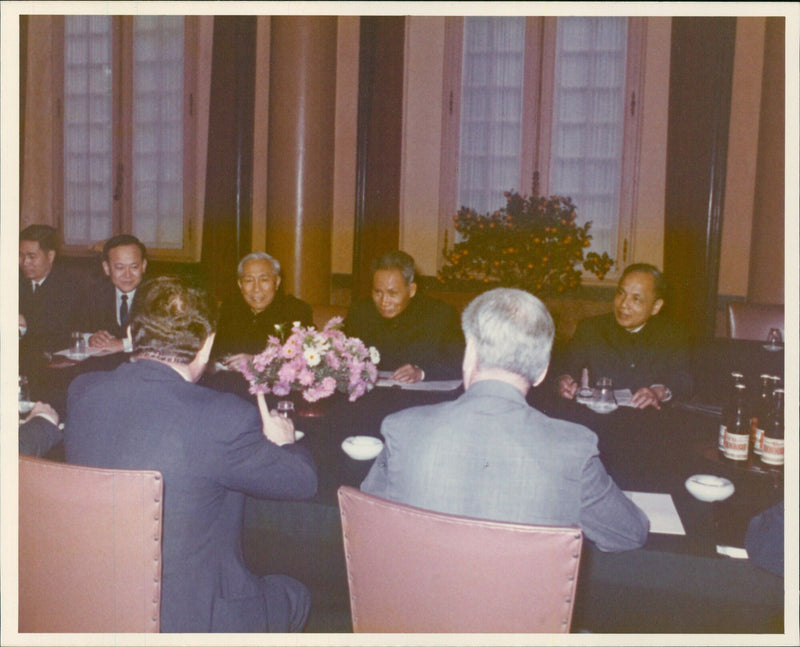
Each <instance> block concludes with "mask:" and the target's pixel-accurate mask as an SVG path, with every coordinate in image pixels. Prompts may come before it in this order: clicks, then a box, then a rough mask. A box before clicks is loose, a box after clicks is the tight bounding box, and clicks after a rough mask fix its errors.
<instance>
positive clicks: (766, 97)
mask: <svg viewBox="0 0 800 647" xmlns="http://www.w3.org/2000/svg"><path fill="white" fill-rule="evenodd" d="M785 36H786V19H785V18H782V17H781V18H767V28H766V32H765V43H764V75H763V77H762V83H761V117H760V119H759V127H758V161H757V166H756V195H755V207H754V209H753V211H754V213H753V234H752V238H751V240H752V244H751V247H750V273H749V280H748V285H747V300H748V301H754V302H757V303H783V302H784V296H783V291H784V281H785V274H784V273H785V259H784V246H783V245H784V236H785V220H784V219H785V216H786V209H785V197H786V196H785V176H786V168H785V164H786V163H785V158H784V151H785V147H786V139H785V120H786V107H785V100H786V77H785V74H786V64H785V59H786V45H785V40H784V39H785Z"/></svg>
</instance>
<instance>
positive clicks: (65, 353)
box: [53, 346, 115, 361]
mask: <svg viewBox="0 0 800 647" xmlns="http://www.w3.org/2000/svg"><path fill="white" fill-rule="evenodd" d="M114 352H115V351H113V350H107V349H105V348H97V347H96V346H89V347H88V348H87V349H86V357H84V358H83V359H86V358H87V357H99V356H101V355H111V354H113V353H114ZM53 355H58V356H60V357H68V358H69V359H73V360H76V359H77V358H75V357H73V356H72V351H71V350H70V349H69V348H65V349H64V350H59V351H56V352H55V353H53ZM77 361H81V360H77Z"/></svg>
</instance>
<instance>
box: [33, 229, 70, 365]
mask: <svg viewBox="0 0 800 647" xmlns="http://www.w3.org/2000/svg"><path fill="white" fill-rule="evenodd" d="M57 254H58V232H57V231H56V230H55V229H54V228H53V227H50V226H48V225H30V226H28V227H26V228H25V229H23V230H22V231H21V232H20V234H19V269H20V274H19V314H20V317H19V324H20V332H22V331H23V330H24V331H25V334H24V335H23V336H22V339H21V340H20V363H21V365H22V366H25V363H26V362H27V361H29V360H30V361H33V362H36V360H37V359H38V356H40V355H41V354H42V353H43V352H53V351H57V350H62V349H64V348H67V346H68V345H69V341H70V333H71V332H72V331H73V330H77V329H78V320H79V315H78V312H79V309H80V299H79V298H76V296H77V295H79V294H81V289H80V283H79V281H78V280H77V278H76V277H75V276H74V275H73V274H72V273H71V272H69V271H67V269H66V268H64V267H62V266H60V265H59V264H58V263H57V262H56V256H57Z"/></svg>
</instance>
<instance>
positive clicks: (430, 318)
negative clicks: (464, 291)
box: [345, 251, 464, 383]
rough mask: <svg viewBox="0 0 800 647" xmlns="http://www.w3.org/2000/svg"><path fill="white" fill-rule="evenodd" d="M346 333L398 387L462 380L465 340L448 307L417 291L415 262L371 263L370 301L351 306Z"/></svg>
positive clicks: (395, 255) (389, 259)
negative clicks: (373, 351)
mask: <svg viewBox="0 0 800 647" xmlns="http://www.w3.org/2000/svg"><path fill="white" fill-rule="evenodd" d="M345 332H346V333H347V334H348V335H351V336H354V337H359V338H360V339H361V340H362V341H363V342H364V343H365V344H367V346H375V347H376V348H377V349H378V351H379V352H380V354H381V360H380V364H379V365H378V368H379V369H381V370H382V371H392V372H393V374H392V378H393V379H395V380H397V381H399V382H406V383H413V382H419V381H420V380H424V379H429V380H454V379H460V378H461V359H462V357H463V355H464V335H463V333H462V332H461V322H460V320H459V316H458V312H457V311H456V309H455V308H453V307H452V306H450V305H448V304H446V303H443V302H441V301H437V300H436V299H432V298H430V297H428V296H426V295H424V294H421V293H419V292H418V291H417V284H416V282H415V281H414V259H413V258H411V256H409V255H408V254H406V253H405V252H400V251H394V252H388V253H386V254H383V255H382V256H380V257H378V258H377V259H376V260H375V261H374V262H373V264H372V298H367V299H364V300H363V301H360V302H358V303H356V304H354V305H353V306H352V307H351V308H350V311H349V312H348V314H347V319H346V320H345Z"/></svg>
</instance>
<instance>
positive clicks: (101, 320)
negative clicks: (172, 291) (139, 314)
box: [84, 234, 147, 353]
mask: <svg viewBox="0 0 800 647" xmlns="http://www.w3.org/2000/svg"><path fill="white" fill-rule="evenodd" d="M146 269H147V250H146V249H145V246H144V244H143V243H142V242H141V241H140V240H139V239H138V238H136V236H131V235H130V234H120V235H118V236H114V237H113V238H109V239H108V240H107V241H106V243H105V245H103V272H104V273H105V275H106V276H107V277H108V278H109V281H104V282H103V283H101V284H99V286H97V287H93V288H91V289H90V293H89V294H87V299H86V309H85V316H86V319H85V323H84V328H85V329H86V330H87V331H89V332H91V333H92V336H91V337H89V345H90V346H93V347H95V348H102V349H105V350H109V351H112V352H115V353H116V352H120V351H123V350H124V351H126V352H130V351H131V345H130V340H129V339H128V337H127V334H126V329H127V327H128V315H129V313H130V310H131V308H132V307H133V299H134V297H135V296H136V289H137V288H138V287H139V284H140V283H141V282H142V278H144V273H145V270H146Z"/></svg>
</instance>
